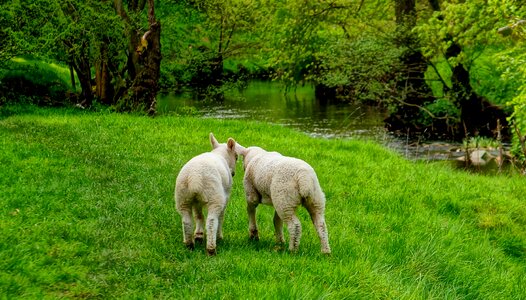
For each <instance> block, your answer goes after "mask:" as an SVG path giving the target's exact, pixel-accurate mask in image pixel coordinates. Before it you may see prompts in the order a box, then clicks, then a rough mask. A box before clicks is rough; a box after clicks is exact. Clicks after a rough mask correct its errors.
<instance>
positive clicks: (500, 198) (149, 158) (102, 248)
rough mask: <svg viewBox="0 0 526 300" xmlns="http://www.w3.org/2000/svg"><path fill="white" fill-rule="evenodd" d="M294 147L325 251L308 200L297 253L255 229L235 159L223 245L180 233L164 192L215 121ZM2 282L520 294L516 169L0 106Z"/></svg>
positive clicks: (254, 294) (351, 144)
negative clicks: (315, 192)
mask: <svg viewBox="0 0 526 300" xmlns="http://www.w3.org/2000/svg"><path fill="white" fill-rule="evenodd" d="M210 131H212V132H214V133H215V135H216V137H217V138H218V139H219V140H220V141H224V140H225V139H226V138H227V137H228V136H232V137H234V138H236V139H238V141H239V142H240V143H242V144H244V145H245V146H250V145H255V144H257V145H260V146H262V147H265V148H268V149H271V150H276V151H280V152H282V153H284V154H287V155H292V156H297V157H300V158H302V159H304V160H306V161H308V162H310V163H311V164H312V166H313V167H314V168H315V169H316V170H317V173H318V176H319V179H320V182H321V184H322V187H323V188H324V190H325V193H326V196H327V201H328V202H327V215H326V218H327V222H328V227H329V234H330V242H331V246H332V250H333V254H332V255H331V256H330V257H325V256H322V255H321V254H320V253H319V242H318V240H317V238H316V236H315V232H314V230H313V227H312V225H311V224H310V222H309V220H308V216H307V214H306V213H305V211H304V210H301V211H300V215H301V219H302V223H303V238H302V240H301V245H300V252H299V253H298V254H290V253H288V252H287V251H285V252H275V251H274V250H273V246H274V245H273V227H272V209H271V208H269V207H261V208H259V210H258V220H259V225H260V235H261V240H260V242H259V243H253V242H249V241H248V233H247V218H246V213H245V205H244V196H243V189H242V174H243V171H242V167H241V165H240V163H239V164H238V169H237V173H238V175H236V177H235V182H234V188H233V193H232V197H231V202H230V204H229V207H228V208H227V213H226V220H225V230H224V231H225V240H224V241H223V242H221V243H220V244H219V247H218V252H219V253H218V256H217V257H213V258H210V257H207V256H206V255H205V251H204V248H203V246H201V247H198V248H197V249H196V251H194V252H190V251H188V250H186V249H185V247H184V246H183V244H182V233H181V225H180V218H179V216H178V214H177V213H176V211H175V207H174V200H173V189H174V182H175V177H176V175H177V172H178V171H179V169H180V168H181V166H182V165H183V164H184V163H185V162H186V161H187V160H188V159H190V158H191V157H192V156H194V155H196V154H198V153H202V152H204V151H208V150H209V143H208V138H207V136H208V133H209V132H210ZM0 148H1V149H2V151H1V152H0V165H1V169H2V171H1V172H0V186H1V189H0V201H1V203H2V205H1V207H0V291H1V293H2V294H3V296H7V297H8V298H9V297H13V296H17V297H20V296H22V297H26V298H27V297H38V298H40V297H42V296H45V297H50V298H56V297H60V296H65V297H81V298H83V297H86V298H89V297H100V298H115V297H125V298H130V297H133V298H135V297H137V298H145V297H146V298H150V297H151V298H156V299H157V298H185V299H186V298H196V299H204V298H271V299H276V298H283V299H285V298H305V299H313V298H322V297H327V298H330V299H342V298H350V299H354V298H365V299H371V298H397V299H398V298H402V299H413V298H422V299H430V298H440V299H444V298H486V299H496V298H516V299H518V298H525V297H526V249H525V246H526V233H525V232H526V205H525V202H524V194H525V193H526V184H525V182H524V180H525V179H524V178H518V177H514V178H505V177H500V178H489V177H483V176H477V175H469V174H465V173H460V172H456V171H453V170H450V169H448V168H447V167H444V166H439V165H423V164H421V163H412V162H408V161H405V160H403V159H402V158H400V157H399V156H397V155H395V154H393V153H391V152H389V151H387V150H385V149H382V148H381V147H379V146H376V145H374V144H369V143H364V142H359V141H340V140H331V141H328V140H321V139H313V138H310V137H307V136H305V135H303V134H300V133H297V132H294V131H291V130H289V129H285V128H281V127H279V126H270V125H265V124H258V123H249V122H238V121H223V120H210V119H205V120H203V119H197V118H191V117H176V116H166V117H158V118H155V119H149V118H146V117H137V116H129V115H113V114H96V113H83V112H77V111H68V110H64V109H62V110H40V109H34V110H32V111H30V112H28V113H19V114H16V115H12V116H10V117H3V118H2V119H0Z"/></svg>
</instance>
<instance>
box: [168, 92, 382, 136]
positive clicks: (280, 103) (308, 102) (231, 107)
mask: <svg viewBox="0 0 526 300" xmlns="http://www.w3.org/2000/svg"><path fill="white" fill-rule="evenodd" d="M182 106H186V107H193V108H195V109H196V110H197V111H198V112H199V113H201V114H202V115H203V116H204V117H205V118H225V119H250V120H257V121H264V122H269V123H274V124H281V125H284V126H288V127H292V128H294V129H297V130H299V131H302V132H305V133H307V134H309V135H311V136H314V137H325V138H334V137H344V138H353V137H356V138H358V137H359V138H372V139H375V140H377V139H383V138H384V136H385V135H386V131H385V130H384V128H383V124H382V120H383V119H384V118H385V112H383V111H380V110H379V109H377V108H374V107H368V106H360V105H354V104H344V103H322V102H321V101H320V100H319V99H316V97H314V89H313V88H312V87H311V86H304V87H298V88H297V90H296V93H294V92H293V91H291V92H288V93H285V92H284V89H283V88H282V87H281V85H279V84H278V83H272V82H252V83H250V84H249V86H248V88H246V89H244V90H242V91H230V92H228V93H227V94H226V95H225V100H224V101H223V102H222V103H218V102H216V101H206V100H205V101H203V100H195V99H193V98H192V95H189V94H182V95H175V96H174V95H164V96H161V97H160V98H159V110H160V111H161V112H162V111H174V110H178V109H180V108H181V107H182Z"/></svg>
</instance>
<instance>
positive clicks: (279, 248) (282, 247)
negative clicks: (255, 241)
mask: <svg viewBox="0 0 526 300" xmlns="http://www.w3.org/2000/svg"><path fill="white" fill-rule="evenodd" d="M273 250H274V252H281V251H283V250H285V245H284V244H276V245H275V246H274V248H273Z"/></svg>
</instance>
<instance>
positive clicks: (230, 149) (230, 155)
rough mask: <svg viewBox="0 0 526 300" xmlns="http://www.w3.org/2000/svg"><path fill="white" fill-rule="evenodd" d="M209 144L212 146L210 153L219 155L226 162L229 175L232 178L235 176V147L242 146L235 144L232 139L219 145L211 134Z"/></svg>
mask: <svg viewBox="0 0 526 300" xmlns="http://www.w3.org/2000/svg"><path fill="white" fill-rule="evenodd" d="M210 144H212V152H213V153H216V154H219V155H221V156H222V157H223V158H224V159H225V160H226V163H227V164H228V168H229V169H230V173H231V174H232V176H234V175H235V174H236V161H237V153H236V146H240V147H242V146H241V145H239V144H238V143H236V141H235V140H234V139H233V138H228V141H227V142H226V144H220V143H219V142H218V141H217V140H216V138H215V137H214V134H213V133H211V132H210Z"/></svg>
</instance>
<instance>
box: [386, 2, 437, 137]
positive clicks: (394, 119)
mask: <svg viewBox="0 0 526 300" xmlns="http://www.w3.org/2000/svg"><path fill="white" fill-rule="evenodd" d="M395 16H396V24H397V42H398V45H399V47H402V48H405V51H404V52H403V54H402V56H401V57H400V61H401V62H402V64H403V67H402V69H401V78H400V80H399V81H398V84H397V86H398V94H397V95H396V97H397V98H398V99H399V101H400V102H401V104H400V105H398V107H397V109H396V110H395V112H393V113H392V114H391V115H390V116H389V117H388V118H387V119H386V123H387V127H388V128H389V129H390V130H393V131H399V132H401V133H404V134H405V133H408V132H409V133H410V134H411V133H418V132H419V131H420V130H422V128H420V126H419V124H418V122H417V120H418V119H419V116H420V114H421V109H420V107H423V106H425V104H426V103H428V102H431V101H433V96H432V92H431V89H430V88H429V86H428V85H427V83H426V80H425V76H424V74H425V71H426V70H427V61H426V60H425V58H424V56H423V55H422V53H421V52H420V50H419V45H418V41H417V39H416V37H415V35H414V33H413V32H412V30H413V28H414V26H415V25H416V5H415V0H395Z"/></svg>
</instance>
